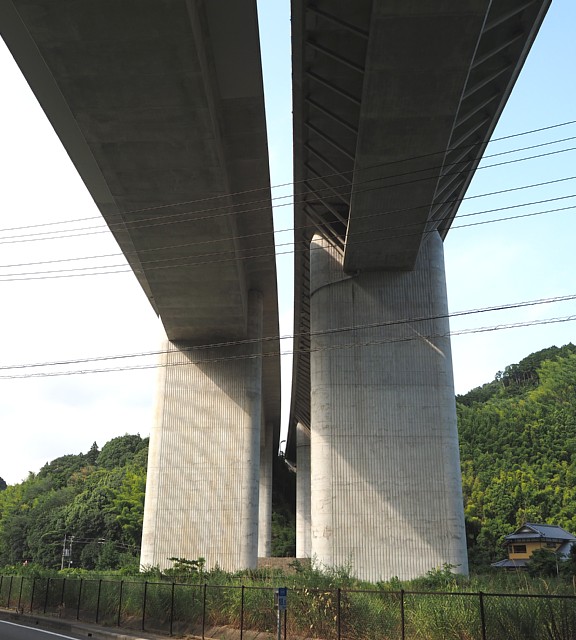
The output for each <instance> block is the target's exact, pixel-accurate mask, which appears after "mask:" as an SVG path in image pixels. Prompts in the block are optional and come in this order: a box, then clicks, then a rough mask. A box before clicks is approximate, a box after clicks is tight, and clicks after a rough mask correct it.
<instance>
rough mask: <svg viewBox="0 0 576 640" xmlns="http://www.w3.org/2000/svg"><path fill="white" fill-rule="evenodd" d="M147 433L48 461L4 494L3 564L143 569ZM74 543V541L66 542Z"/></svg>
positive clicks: (0, 518)
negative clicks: (65, 556) (65, 555)
mask: <svg viewBox="0 0 576 640" xmlns="http://www.w3.org/2000/svg"><path fill="white" fill-rule="evenodd" d="M147 457H148V438H144V439H143V438H141V437H140V436H139V435H125V436H121V437H118V438H114V439H112V440H110V441H109V442H107V443H106V444H105V445H104V446H103V447H102V450H101V451H100V450H99V449H98V446H97V444H96V443H94V444H93V445H92V448H91V449H90V451H89V452H88V453H85V454H84V453H80V454H78V455H66V456H62V457H61V458H57V459H56V460H53V461H52V462H50V463H49V464H46V465H45V466H44V467H42V469H41V470H40V471H39V472H38V473H37V474H36V475H34V474H32V473H31V474H30V476H29V477H28V478H27V479H26V480H25V481H24V482H22V483H20V484H16V485H13V486H8V487H5V488H4V489H3V490H1V491H0V566H6V565H21V564H22V563H23V562H27V563H36V564H39V565H42V566H44V567H48V568H59V567H60V563H61V558H62V549H63V540H64V536H66V537H67V539H68V540H70V537H71V536H73V544H72V563H73V567H83V568H85V569H93V568H98V569H111V568H117V567H125V568H127V569H133V570H137V569H138V555H139V549H140V537H141V535H142V516H143V511H144V491H145V488H146V463H147ZM68 545H69V543H68Z"/></svg>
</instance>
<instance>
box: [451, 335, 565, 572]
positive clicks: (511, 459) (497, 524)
mask: <svg viewBox="0 0 576 640" xmlns="http://www.w3.org/2000/svg"><path fill="white" fill-rule="evenodd" d="M575 388H576V347H575V346H574V345H572V344H568V345H566V346H564V347H562V348H557V347H551V348H550V349H544V350H543V351H538V352H537V353H533V354H531V355H529V356H528V357H527V358H525V359H524V360H522V361H521V362H519V363H518V364H515V365H510V366H509V367H506V369H505V370H504V371H503V372H499V373H498V374H497V375H496V377H495V379H494V380H493V381H492V382H490V383H488V384H485V385H483V386H482V387H479V388H477V389H473V390H472V391H470V392H469V393H468V394H466V395H464V396H458V397H457V409H458V424H459V432H460V451H461V465H462V482H463V491H464V505H465V516H466V526H467V533H468V538H469V552H470V562H471V565H472V567H474V566H476V567H479V566H485V565H487V564H489V563H490V562H491V561H493V560H496V559H500V558H502V557H504V555H505V552H504V549H503V548H502V542H503V539H504V536H506V535H507V534H509V533H511V532H512V531H513V530H514V529H515V528H516V527H518V526H520V525H521V524H523V523H524V522H545V523H549V524H557V525H560V526H561V527H564V528H565V529H567V530H568V531H570V532H572V533H576V393H575Z"/></svg>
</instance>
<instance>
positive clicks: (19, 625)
mask: <svg viewBox="0 0 576 640" xmlns="http://www.w3.org/2000/svg"><path fill="white" fill-rule="evenodd" d="M0 624H11V625H12V626H13V627H20V628H21V629H30V630H31V631H37V632H38V633H46V634H47V635H49V636H56V637H57V638H66V640H78V638H73V637H72V636H64V635H62V634H61V633H55V632H54V631H44V629H39V628H38V627H28V626H26V625H25V624H18V623H17V622H6V620H0Z"/></svg>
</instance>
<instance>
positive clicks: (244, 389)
mask: <svg viewBox="0 0 576 640" xmlns="http://www.w3.org/2000/svg"><path fill="white" fill-rule="evenodd" d="M247 324H248V337H249V338H254V339H256V340H255V341H254V342H249V343H247V344H241V345H235V346H227V347H221V348H209V349H205V348H195V347H194V346H193V345H188V344H184V343H178V344H175V343H167V349H166V351H167V352H166V353H165V354H164V356H163V363H162V364H163V366H162V367H161V370H160V375H159V386H158V401H157V410H156V418H155V424H154V426H153V428H152V431H151V434H150V452H149V455H148V477H147V483H146V502H145V507H144V526H143V532H142V554H141V563H142V565H144V566H155V565H158V566H160V568H165V567H169V566H171V562H169V561H168V558H170V557H184V558H188V559H196V558H198V557H204V558H205V559H206V563H207V566H208V567H212V566H214V565H215V564H216V563H218V564H219V565H220V566H221V567H222V568H223V569H225V570H228V571H234V570H238V569H243V568H254V567H256V563H257V557H258V555H257V554H258V494H259V480H260V430H261V423H262V415H261V414H262V358H261V357H260V356H261V350H262V346H261V342H260V341H259V338H261V336H262V298H261V295H260V294H259V293H258V292H250V293H249V296H248V322H247Z"/></svg>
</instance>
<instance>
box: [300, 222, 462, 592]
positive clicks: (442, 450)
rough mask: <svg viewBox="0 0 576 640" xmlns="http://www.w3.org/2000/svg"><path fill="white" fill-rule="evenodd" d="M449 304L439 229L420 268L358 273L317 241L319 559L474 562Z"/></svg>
mask: <svg viewBox="0 0 576 640" xmlns="http://www.w3.org/2000/svg"><path fill="white" fill-rule="evenodd" d="M447 314H448V305H447V298H446V282H445V274H444V258H443V246H442V241H441V239H440V237H439V236H438V235H437V234H433V235H431V236H429V237H427V238H426V239H425V241H424V242H423V245H422V247H421V249H420V254H419V258H418V261H417V264H416V267H415V269H414V270H413V271H410V272H391V271H378V272H362V273H360V274H358V275H356V276H352V277H348V276H346V275H345V274H344V273H343V271H342V265H341V260H340V257H339V255H338V254H337V253H336V252H335V251H333V250H332V249H331V248H330V247H329V246H327V245H326V243H325V242H324V241H323V240H322V239H320V238H315V239H314V241H313V242H312V246H311V332H312V352H311V412H312V429H311V482H312V488H311V519H312V545H311V548H312V554H313V556H315V557H316V558H317V560H318V562H319V563H320V564H324V565H327V566H344V565H350V566H351V569H352V571H353V573H354V574H356V575H357V576H358V577H360V578H362V579H365V580H371V581H377V580H382V579H388V578H390V577H392V576H398V577H399V578H401V579H408V578H413V577H416V576H419V575H423V574H425V573H426V572H427V571H428V570H430V569H432V568H434V567H438V566H441V565H443V564H444V563H450V564H453V565H457V566H458V570H459V571H460V572H463V573H466V572H467V570H468V567H467V554H466V537H465V531H464V516H463V506H462V490H461V479H460V464H459V450H458V434H457V429H456V408H455V400H454V383H453V375H452V359H451V351H450V338H449V336H448V333H449V324H448V318H447ZM421 318H433V319H428V320H425V319H421ZM342 329H346V330H342Z"/></svg>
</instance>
